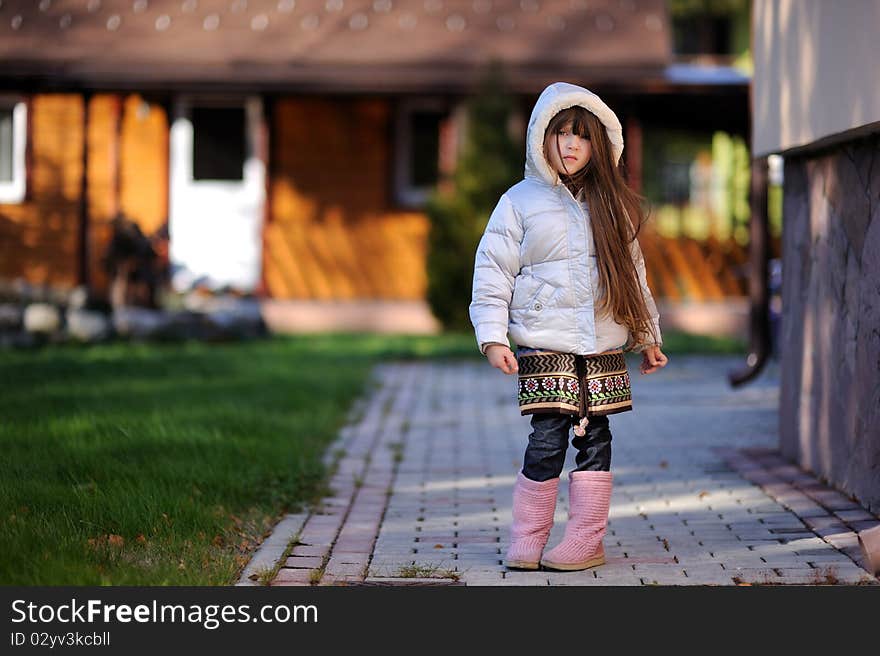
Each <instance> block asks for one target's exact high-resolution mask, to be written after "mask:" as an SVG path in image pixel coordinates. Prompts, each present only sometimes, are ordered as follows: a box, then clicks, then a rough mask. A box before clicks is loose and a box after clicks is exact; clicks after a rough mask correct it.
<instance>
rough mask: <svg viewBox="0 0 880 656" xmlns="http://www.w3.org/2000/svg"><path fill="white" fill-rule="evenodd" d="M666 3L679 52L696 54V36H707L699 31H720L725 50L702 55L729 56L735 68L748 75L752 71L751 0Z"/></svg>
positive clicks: (701, 0)
mask: <svg viewBox="0 0 880 656" xmlns="http://www.w3.org/2000/svg"><path fill="white" fill-rule="evenodd" d="M667 6H668V8H669V15H670V18H671V19H672V30H673V41H674V43H675V50H676V53H678V54H689V55H693V54H696V53H694V52H692V51H691V48H692V45H693V41H694V39H696V40H697V41H699V40H700V39H701V38H704V37H706V36H708V35H707V34H703V35H701V36H698V35H696V32H705V31H708V32H714V31H716V30H721V31H722V32H723V33H724V34H723V37H722V41H723V42H724V43H726V44H727V45H726V47H725V51H724V52H713V53H710V52H703V53H700V54H715V55H729V56H731V57H732V58H733V61H732V62H731V64H732V65H733V67H734V68H737V69H738V70H740V71H741V72H742V73H744V74H746V75H751V74H752V72H753V71H754V65H753V60H752V52H751V23H752V21H751V14H752V2H751V0H668V1H667ZM716 36H719V35H718V34H716ZM703 43H704V45H705V43H706V42H705V41H704V42H703ZM686 44H690V45H686Z"/></svg>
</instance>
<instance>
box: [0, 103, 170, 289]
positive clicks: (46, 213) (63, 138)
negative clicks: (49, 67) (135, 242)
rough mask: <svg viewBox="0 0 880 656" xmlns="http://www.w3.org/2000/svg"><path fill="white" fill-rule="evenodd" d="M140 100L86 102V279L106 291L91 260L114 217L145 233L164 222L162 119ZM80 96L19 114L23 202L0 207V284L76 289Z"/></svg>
mask: <svg viewBox="0 0 880 656" xmlns="http://www.w3.org/2000/svg"><path fill="white" fill-rule="evenodd" d="M140 106H141V99H140V98H139V97H137V96H129V97H128V98H124V97H121V96H117V95H114V94H97V95H94V96H92V97H91V99H90V102H89V123H88V148H89V164H88V166H89V170H88V216H89V231H88V242H87V246H86V249H85V250H86V252H87V254H88V275H89V278H90V281H91V283H92V285H93V287H94V288H95V290H96V291H97V292H98V293H102V292H105V291H106V288H107V278H106V275H105V273H104V271H103V266H102V264H101V260H102V258H103V256H104V253H105V250H106V247H107V244H108V242H109V239H110V234H111V233H110V221H111V219H112V218H113V216H115V214H116V213H117V211H119V210H122V211H123V212H124V213H126V214H127V215H128V216H129V217H130V218H133V219H135V220H136V221H137V222H138V223H140V225H141V228H142V229H143V230H144V232H146V233H147V234H149V233H150V232H152V231H154V230H155V229H156V228H157V227H159V226H160V225H162V224H163V223H164V222H165V217H166V215H167V187H168V183H167V178H168V175H167V159H168V158H167V150H168V148H167V142H168V137H167V134H168V127H167V117H166V115H165V112H164V110H163V109H162V108H161V107H157V106H155V105H153V106H147V111H140V112H139V108H140ZM84 109H85V99H84V96H82V95H80V94H37V95H34V96H32V97H31V99H30V103H29V107H28V144H27V149H28V173H27V196H26V198H25V201H24V202H23V203H16V204H0V277H3V278H7V279H12V278H17V277H23V278H25V279H26V280H27V281H28V282H30V283H32V284H38V285H39V284H47V285H51V286H54V287H60V288H65V287H73V286H75V285H76V284H78V283H79V282H80V281H79V267H80V257H81V255H80V252H81V245H80V236H79V235H80V228H79V226H80V204H81V175H82V159H83V158H82V156H83V150H82V149H83V111H84Z"/></svg>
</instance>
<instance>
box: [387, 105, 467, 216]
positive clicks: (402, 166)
mask: <svg viewBox="0 0 880 656" xmlns="http://www.w3.org/2000/svg"><path fill="white" fill-rule="evenodd" d="M419 111H431V112H438V113H440V114H444V115H445V117H444V118H443V119H442V120H441V122H442V121H448V120H450V119H452V118H454V115H455V106H454V104H453V103H452V102H451V101H450V100H448V99H445V98H440V97H423V98H404V99H401V100H400V101H399V102H398V103H397V107H396V111H395V120H394V173H393V180H394V200H395V202H396V203H397V205H399V206H401V207H407V208H421V207H423V206H424V205H425V203H426V202H427V200H428V196H429V195H430V194H431V192H432V191H433V190H434V187H431V186H428V187H416V186H414V185H413V182H412V179H411V177H410V174H411V172H412V163H413V162H412V160H413V157H412V155H413V153H412V147H413V140H412V134H410V130H409V126H410V123H411V121H410V117H411V116H412V114H413V113H415V112H419ZM438 144H439V146H438V153H437V157H438V170H439V171H440V172H441V174H442V166H441V162H440V160H441V159H442V151H443V148H444V144H443V137H442V134H439V135H438Z"/></svg>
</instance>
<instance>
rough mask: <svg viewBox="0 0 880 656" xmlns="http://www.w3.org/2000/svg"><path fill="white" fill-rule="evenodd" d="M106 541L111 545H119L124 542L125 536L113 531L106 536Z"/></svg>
mask: <svg viewBox="0 0 880 656" xmlns="http://www.w3.org/2000/svg"><path fill="white" fill-rule="evenodd" d="M107 542H109V543H110V546H111V547H121V546H122V545H124V544H125V538H123V537H122V536H121V535H116V534H115V533H114V534H112V535H108V536H107Z"/></svg>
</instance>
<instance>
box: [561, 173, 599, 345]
mask: <svg viewBox="0 0 880 656" xmlns="http://www.w3.org/2000/svg"><path fill="white" fill-rule="evenodd" d="M559 184H560V186H561V187H562V188H563V189H565V193H567V194H568V197H569V198H571V200H572V202H574V204H575V205H576V206H577V211H578V214H580V217H581V219H582V220H583V225H584V235H585V237H586V240H587V243H586V244H585V250H586V258H587V261H586V265H587V267H586V268H587V284H588V285H589V286H590V298H592V300H593V305H594V307H595V303H596V290H594V289H593V279H592V276H591V275H590V248H589V246H590V241H591V239H590V236H589V235H587V234H586V231H588V230H592V226H591V225H589V224H588V223H587V215H586V214H584V208H583V207H581V204H580V203H579V202H578V199H577V198H575V197H574V194H572V193H571V190H570V189H569V188H568V187H566V186H565V183H563V182H560V183H559ZM593 316H594V317H595V313H594V315H593ZM595 331H596V322H595V320H594V321H593V332H594V333H595ZM593 339H594V340H595V339H596V335H595V334H594V335H593ZM594 346H595V344H594Z"/></svg>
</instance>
